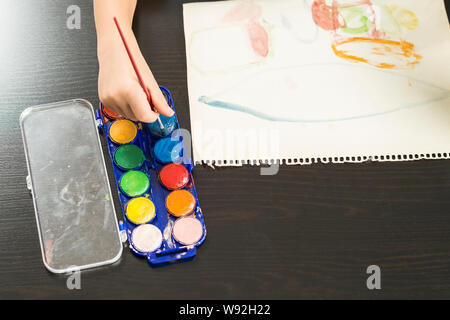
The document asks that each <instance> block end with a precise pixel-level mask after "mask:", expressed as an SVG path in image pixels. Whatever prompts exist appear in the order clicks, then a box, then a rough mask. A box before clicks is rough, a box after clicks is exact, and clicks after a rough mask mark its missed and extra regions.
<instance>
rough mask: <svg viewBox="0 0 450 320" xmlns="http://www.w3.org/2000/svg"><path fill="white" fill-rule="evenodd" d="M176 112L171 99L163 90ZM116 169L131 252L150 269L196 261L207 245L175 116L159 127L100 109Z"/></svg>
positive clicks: (188, 162) (102, 126) (201, 217)
mask: <svg viewBox="0 0 450 320" xmlns="http://www.w3.org/2000/svg"><path fill="white" fill-rule="evenodd" d="M160 89H161V91H162V93H163V94H164V96H165V98H166V101H167V103H168V105H169V106H170V107H171V108H172V109H173V110H174V111H175V108H174V103H173V99H172V96H171V93H170V92H169V91H168V90H167V89H166V88H164V87H160ZM96 116H97V120H98V121H99V123H100V128H101V129H103V131H104V133H105V136H106V139H107V142H108V150H109V154H110V157H111V162H112V165H113V170H114V176H115V180H116V184H117V190H118V194H119V199H120V203H121V209H122V212H123V218H124V223H123V224H122V225H121V229H123V230H125V231H126V234H127V237H128V242H129V243H130V249H131V251H132V252H133V253H134V254H136V255H139V256H144V257H146V258H147V259H148V261H149V263H150V264H151V265H154V266H156V265H159V264H165V263H173V262H180V261H184V260H189V259H192V258H193V257H194V256H195V255H196V249H197V247H198V246H200V245H201V244H202V243H203V241H204V240H205V236H206V228H205V223H204V219H203V214H202V210H201V208H200V205H199V201H198V197H197V192H196V190H195V185H194V180H193V178H192V169H193V164H192V160H191V159H190V158H189V157H187V153H186V152H184V148H185V147H184V144H183V139H182V135H181V131H180V127H179V124H178V119H177V116H176V114H175V115H174V116H172V117H167V116H164V115H159V116H160V119H161V123H162V124H163V126H162V128H161V127H160V125H159V124H158V123H157V122H154V123H140V122H138V123H135V122H132V121H130V120H127V119H123V118H122V117H121V116H120V115H118V114H116V113H114V112H112V111H111V110H109V109H108V108H107V107H106V106H104V105H103V104H101V103H100V107H99V109H98V110H97V112H96Z"/></svg>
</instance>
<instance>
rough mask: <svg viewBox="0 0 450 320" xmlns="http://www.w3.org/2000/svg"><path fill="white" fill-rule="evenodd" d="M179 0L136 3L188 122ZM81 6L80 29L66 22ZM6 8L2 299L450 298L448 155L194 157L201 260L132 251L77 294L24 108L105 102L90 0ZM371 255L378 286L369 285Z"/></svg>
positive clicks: (147, 50)
mask: <svg viewBox="0 0 450 320" xmlns="http://www.w3.org/2000/svg"><path fill="white" fill-rule="evenodd" d="M182 2H183V1H174V0H165V1H164V0H152V1H151V2H150V1H147V2H145V3H144V1H140V3H139V5H138V10H137V13H136V20H135V31H136V34H137V37H138V39H139V42H140V44H141V49H142V51H143V53H144V55H145V57H146V58H147V61H148V63H149V65H150V67H151V68H152V70H153V72H154V74H155V77H156V78H157V79H158V81H159V83H160V84H161V85H164V86H166V87H168V88H169V89H170V90H171V91H172V93H173V96H174V100H175V105H176V107H177V110H178V116H179V119H180V122H181V125H182V126H183V127H185V128H189V122H190V120H189V105H188V94H187V84H186V62H185V59H186V58H185V47H184V34H183V16H182V6H181V3H182ZM73 4H76V5H78V6H79V7H80V8H81V19H82V20H81V29H80V30H69V29H67V28H66V17H67V16H66V9H67V7H68V6H69V5H73ZM447 7H448V6H447ZM0 12H1V14H2V19H0V34H1V37H2V40H3V42H2V50H1V51H0V115H1V116H0V141H1V142H2V143H1V144H0V151H1V152H0V298H1V299H11V298H28V299H36V298H64V299H76V298H84V299H88V298H101V299H106V298H114V299H130V298H134V299H299V298H313V299H331V298H337V299H357V298H364V299H380V298H386V299H388V298H389V299H390V298H394V299H399V298H412V299H418V298H439V299H443V298H447V299H448V298H450V162H449V161H441V160H433V161H416V162H396V163H375V162H372V163H364V164H341V165H332V164H330V165H324V164H313V165H310V166H282V167H281V168H280V171H279V173H278V174H277V175H274V176H261V175H259V168H257V167H250V166H247V167H242V168H227V169H216V170H213V169H211V168H209V167H201V166H200V167H196V168H195V170H194V177H195V182H196V186H197V191H198V194H199V198H200V203H201V205H202V209H203V212H204V215H205V220H206V224H207V229H208V236H207V240H206V242H205V244H204V245H203V246H202V247H201V248H200V250H199V252H198V256H197V258H196V259H195V260H194V261H193V262H188V263H183V264H178V265H172V266H169V267H164V268H157V269H152V268H150V267H149V266H148V264H147V263H146V262H145V261H144V260H141V259H138V258H136V257H135V256H133V255H132V254H131V253H130V252H129V251H128V249H126V250H124V254H123V257H122V259H121V261H120V263H118V264H116V265H115V266H111V267H106V268H102V269H95V270H92V271H86V272H82V274H81V287H82V289H81V290H68V289H67V287H66V276H55V275H53V274H51V273H49V272H47V271H46V269H45V268H44V265H43V263H42V260H41V251H40V247H39V240H38V233H37V229H36V222H35V217H34V209H33V204H32V201H31V197H30V195H29V192H28V190H27V189H26V183H25V176H26V175H27V169H26V163H25V156H24V152H23V145H22V139H21V135H20V127H19V115H20V113H21V112H22V111H23V110H24V109H25V108H26V107H28V106H31V105H37V104H42V103H48V102H54V101H61V100H67V99H71V98H85V99H87V100H89V101H91V102H92V104H93V105H94V106H95V105H97V104H98V97H97V71H98V66H97V58H96V35H95V28H94V22H93V15H92V4H91V1H81V0H70V1H68V0H62V1H61V0H58V1H56V0H54V1H32V0H22V1H14V0H2V1H1V4H0ZM104 151H105V154H106V149H105V150H104ZM107 164H108V168H109V169H111V167H110V162H109V161H108V163H107ZM109 172H110V179H111V180H112V179H113V176H112V170H109ZM115 201H116V204H118V201H117V197H115ZM117 208H118V207H117ZM373 264H375V265H379V266H380V267H381V281H382V284H381V285H382V289H381V290H374V291H370V290H368V289H367V287H366V279H367V277H368V275H367V274H366V268H367V267H368V266H369V265H373Z"/></svg>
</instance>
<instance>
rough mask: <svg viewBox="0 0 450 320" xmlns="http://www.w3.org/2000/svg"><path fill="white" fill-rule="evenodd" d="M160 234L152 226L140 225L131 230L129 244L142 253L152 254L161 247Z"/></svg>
mask: <svg viewBox="0 0 450 320" xmlns="http://www.w3.org/2000/svg"><path fill="white" fill-rule="evenodd" d="M162 240H163V237H162V233H161V230H159V229H158V227H156V226H154V225H152V224H141V225H140V226H137V227H136V228H134V229H133V232H132V233H131V242H132V244H133V247H134V248H135V249H136V250H137V251H139V252H142V253H147V252H153V251H155V250H157V249H159V248H160V247H161V244H162Z"/></svg>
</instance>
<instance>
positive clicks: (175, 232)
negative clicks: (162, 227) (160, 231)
mask: <svg viewBox="0 0 450 320" xmlns="http://www.w3.org/2000/svg"><path fill="white" fill-rule="evenodd" d="M172 236H173V238H174V239H175V240H176V241H177V242H179V243H181V244H184V245H186V246H190V245H193V244H196V243H197V242H198V241H199V240H200V239H201V238H202V236H203V225H202V223H201V222H200V221H199V220H198V219H196V218H194V217H185V218H180V219H177V220H176V221H175V223H174V224H173V228H172Z"/></svg>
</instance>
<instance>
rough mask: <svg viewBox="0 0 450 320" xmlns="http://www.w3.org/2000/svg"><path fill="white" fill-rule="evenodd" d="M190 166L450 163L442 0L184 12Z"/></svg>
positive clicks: (263, 1) (216, 6) (305, 2)
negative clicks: (443, 160)
mask: <svg viewBox="0 0 450 320" xmlns="http://www.w3.org/2000/svg"><path fill="white" fill-rule="evenodd" d="M184 28H185V37H186V55H187V68H188V87H189V102H190V110H191V111H190V112H191V129H192V138H193V149H194V161H195V162H196V163H200V162H206V163H215V164H219V165H220V164H222V165H223V164H232V165H235V164H242V163H249V162H250V163H259V162H260V161H267V160H269V161H270V160H281V162H282V163H288V164H298V163H300V164H305V163H311V162H314V161H323V162H329V161H331V162H358V161H365V160H368V159H371V160H377V161H392V160H415V159H420V158H450V31H449V24H448V20H447V16H446V13H445V8H444V3H443V1H441V0H428V1H425V0H371V1H369V0H340V1H337V0H334V1H333V0H315V1H313V0H276V1H275V0H260V1H257V0H254V1H252V0H247V1H219V2H207V3H189V4H185V5H184Z"/></svg>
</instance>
